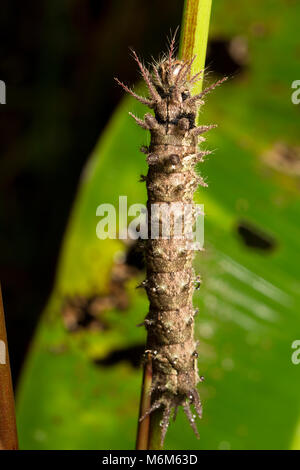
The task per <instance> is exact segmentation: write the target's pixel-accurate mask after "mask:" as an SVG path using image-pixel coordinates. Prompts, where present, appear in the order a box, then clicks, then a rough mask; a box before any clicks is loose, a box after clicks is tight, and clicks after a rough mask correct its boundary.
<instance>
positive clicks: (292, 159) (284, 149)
mask: <svg viewBox="0 0 300 470" xmlns="http://www.w3.org/2000/svg"><path fill="white" fill-rule="evenodd" d="M263 158H264V160H265V162H266V163H267V164H268V165H269V166H271V167H273V168H274V169H276V170H277V171H280V172H282V173H287V174H289V175H291V176H298V177H299V175H300V146H295V147H292V146H291V145H288V144H286V143H285V142H280V141H279V142H275V144H274V145H273V147H272V148H271V149H269V150H268V151H266V152H265V153H264V155H263Z"/></svg>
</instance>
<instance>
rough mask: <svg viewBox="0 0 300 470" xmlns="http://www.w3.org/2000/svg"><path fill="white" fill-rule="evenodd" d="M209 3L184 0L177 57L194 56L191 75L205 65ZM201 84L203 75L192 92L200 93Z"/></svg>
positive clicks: (207, 0)
mask: <svg viewBox="0 0 300 470" xmlns="http://www.w3.org/2000/svg"><path fill="white" fill-rule="evenodd" d="M211 4H212V0H185V1H184V9H183V24H182V28H181V37H180V48H179V57H180V59H182V60H190V59H192V58H193V57H194V56H196V58H195V60H194V62H193V65H192V75H193V74H195V73H197V72H199V71H200V70H203V69H204V67H205V57H206V49H207V39H208V30H209V20H210V12H211ZM202 85H203V75H202V79H201V80H199V81H198V82H196V83H195V85H194V87H193V94H195V95H196V94H197V93H200V92H201V90H202Z"/></svg>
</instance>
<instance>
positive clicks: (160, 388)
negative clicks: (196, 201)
mask: <svg viewBox="0 0 300 470" xmlns="http://www.w3.org/2000/svg"><path fill="white" fill-rule="evenodd" d="M133 56H134V58H135V60H136V62H137V64H138V66H139V68H140V71H141V74H142V77H143V79H144V81H145V82H146V85H147V88H148V92H149V97H148V98H145V97H141V96H139V95H137V94H136V93H134V92H133V91H132V90H131V89H130V88H128V87H127V86H126V85H124V84H123V83H122V82H120V81H119V80H118V79H116V81H117V82H118V84H119V85H121V86H122V87H123V89H124V90H125V91H126V92H128V93H130V94H131V95H132V96H133V97H134V98H136V99H137V100H138V101H140V102H141V103H143V104H145V105H146V106H148V107H149V108H151V109H153V111H154V115H153V114H150V113H147V114H145V116H144V119H143V120H142V119H139V118H138V117H136V116H134V115H133V114H132V113H129V114H130V115H131V116H132V117H133V118H134V119H135V121H136V122H137V124H138V125H139V126H141V127H142V128H143V129H146V130H149V131H150V134H151V142H150V146H149V147H147V148H146V147H142V149H141V151H142V152H144V153H146V155H147V162H148V166H149V168H148V174H147V176H146V177H144V178H143V180H145V181H146V185H147V194H148V214H149V219H151V211H152V208H153V204H161V203H165V204H172V203H175V202H181V203H184V204H192V203H193V195H194V192H195V190H196V189H197V187H198V185H199V184H200V185H202V186H206V184H205V183H204V181H203V180H202V178H201V177H200V176H199V175H198V174H197V173H196V172H195V165H196V164H197V163H198V162H202V161H203V157H204V156H205V155H207V154H208V153H210V152H208V151H199V150H198V143H199V141H200V140H201V141H203V140H205V139H204V138H203V137H202V136H201V134H203V133H205V132H206V131H208V130H210V129H212V128H214V127H216V126H215V125H208V126H206V125H202V126H199V127H197V126H196V116H197V114H198V111H199V108H200V106H201V105H203V104H204V101H203V97H204V96H205V95H206V94H207V93H208V92H210V91H211V90H213V89H214V88H215V87H216V86H218V85H220V84H221V83H222V82H223V81H224V80H226V77H225V78H223V79H221V80H219V81H217V82H216V83H214V84H213V85H211V86H210V87H208V88H206V89H205V90H204V91H203V92H201V93H200V94H198V95H195V96H191V89H192V86H193V84H194V83H195V82H196V81H197V80H199V79H200V78H201V74H202V71H201V72H198V73H196V74H195V75H194V76H192V77H190V74H191V67H192V63H193V60H194V58H193V59H192V60H189V61H181V60H177V59H176V58H175V57H174V39H173V40H172V41H171V44H170V48H169V51H168V55H167V56H166V57H165V58H164V59H163V60H162V61H161V62H160V63H158V64H153V65H152V69H153V70H152V72H150V71H149V70H148V69H147V68H145V67H144V66H143V64H142V63H141V62H140V60H139V58H138V56H137V54H136V53H135V52H134V51H133ZM159 217H163V215H161V216H159ZM194 221H195V215H194V214H193V215H192V216H191V217H190V221H189V224H190V231H192V228H193V225H194ZM158 222H159V223H160V224H161V223H162V222H163V221H162V220H161V219H160V218H158ZM148 223H149V222H148ZM172 223H173V225H172V228H171V232H170V236H169V237H168V238H167V239H166V238H164V237H163V236H162V235H161V234H160V235H159V237H158V238H156V239H151V238H149V239H148V240H146V241H145V251H144V254H145V260H146V269H147V278H146V280H145V281H144V282H143V283H142V286H143V287H145V289H146V292H147V295H148V298H149V301H150V309H149V313H148V315H147V316H146V318H145V321H144V325H145V327H146V329H147V332H148V338H147V345H146V351H147V354H148V357H149V354H150V356H151V360H152V370H153V379H152V389H151V406H150V408H149V409H148V410H147V412H146V413H145V415H144V416H142V417H141V420H142V419H144V418H145V417H146V416H148V415H149V414H150V413H152V412H153V411H154V410H156V409H158V408H161V407H162V408H163V418H162V422H161V427H162V433H161V439H162V442H163V441H164V438H165V434H166V431H167V428H168V425H169V420H170V416H171V413H172V410H173V409H175V411H174V415H175V416H176V412H177V408H178V406H182V407H183V410H184V412H185V414H186V415H187V418H188V420H189V422H190V424H191V426H192V428H193V430H194V432H195V434H196V435H197V436H198V431H197V427H196V424H195V415H193V413H192V411H191V407H190V405H193V406H194V408H195V410H196V412H197V414H198V416H199V417H200V418H201V416H202V406H201V401H200V398H199V394H198V391H197V383H198V382H199V381H201V380H202V378H201V377H199V375H198V367H197V356H198V354H197V351H196V342H195V339H194V316H195V313H196V311H195V310H194V308H193V301H192V296H193V292H194V287H195V281H196V279H195V273H194V271H193V267H192V261H193V251H192V249H191V248H190V245H189V244H188V241H189V240H188V239H187V238H185V235H184V234H183V236H182V238H181V239H180V240H178V239H177V238H176V236H175V233H174V223H175V222H174V220H173V222H172ZM149 233H150V232H149ZM196 282H197V281H196Z"/></svg>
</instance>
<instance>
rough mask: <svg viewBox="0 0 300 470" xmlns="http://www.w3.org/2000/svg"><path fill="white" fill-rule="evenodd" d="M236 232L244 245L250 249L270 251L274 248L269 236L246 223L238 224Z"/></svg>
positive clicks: (274, 244)
mask: <svg viewBox="0 0 300 470" xmlns="http://www.w3.org/2000/svg"><path fill="white" fill-rule="evenodd" d="M237 231H238V234H239V235H240V237H241V239H242V240H243V242H244V243H245V245H246V246H249V247H251V248H257V249H258V250H264V251H272V250H273V249H274V248H275V246H276V242H275V240H274V239H273V238H272V237H271V236H269V235H267V234H266V233H264V232H263V231H262V230H260V229H258V228H257V227H254V226H253V225H252V224H250V223H248V222H240V223H239V224H238V227H237Z"/></svg>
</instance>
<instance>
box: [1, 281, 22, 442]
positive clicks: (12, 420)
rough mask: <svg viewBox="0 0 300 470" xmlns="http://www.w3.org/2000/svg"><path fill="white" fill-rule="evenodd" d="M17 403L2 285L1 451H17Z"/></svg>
mask: <svg viewBox="0 0 300 470" xmlns="http://www.w3.org/2000/svg"><path fill="white" fill-rule="evenodd" d="M17 449H18V438H17V427H16V417H15V401H14V393H13V387H12V380H11V371H10V364H9V357H8V347H7V336H6V328H5V318H4V309H3V301H2V293H1V285H0V450H17Z"/></svg>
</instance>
